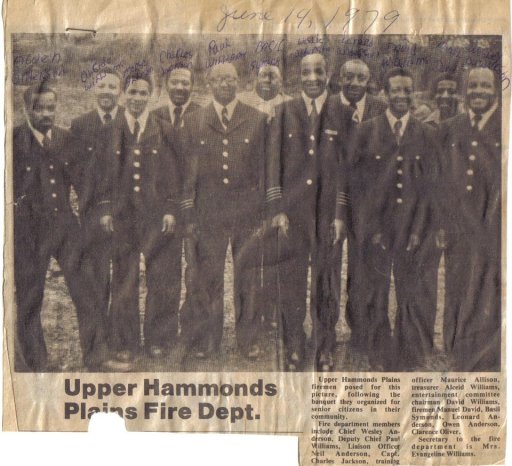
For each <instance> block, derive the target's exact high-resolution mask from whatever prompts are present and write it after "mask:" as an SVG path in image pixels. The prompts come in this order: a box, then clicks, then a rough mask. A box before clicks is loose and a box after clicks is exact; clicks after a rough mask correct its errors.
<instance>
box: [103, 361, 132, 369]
mask: <svg viewBox="0 0 512 466" xmlns="http://www.w3.org/2000/svg"><path fill="white" fill-rule="evenodd" d="M100 369H101V371H103V372H105V371H106V372H129V371H131V370H132V369H133V362H132V361H120V360H119V359H117V358H116V359H107V360H106V361H103V363H102V364H101V366H100Z"/></svg>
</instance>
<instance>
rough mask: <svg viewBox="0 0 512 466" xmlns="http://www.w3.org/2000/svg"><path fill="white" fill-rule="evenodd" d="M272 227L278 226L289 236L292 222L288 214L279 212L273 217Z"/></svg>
mask: <svg viewBox="0 0 512 466" xmlns="http://www.w3.org/2000/svg"><path fill="white" fill-rule="evenodd" d="M271 225H272V227H274V228H278V229H279V233H280V234H282V235H284V236H288V227H289V225H290V222H289V220H288V216H287V215H286V214H277V215H276V216H274V217H273V218H272V224H271Z"/></svg>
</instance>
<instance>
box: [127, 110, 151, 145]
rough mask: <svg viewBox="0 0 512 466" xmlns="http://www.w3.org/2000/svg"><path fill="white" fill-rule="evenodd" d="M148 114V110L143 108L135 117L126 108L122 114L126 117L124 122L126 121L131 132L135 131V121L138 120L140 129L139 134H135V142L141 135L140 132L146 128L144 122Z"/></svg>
mask: <svg viewBox="0 0 512 466" xmlns="http://www.w3.org/2000/svg"><path fill="white" fill-rule="evenodd" d="M148 115H149V112H148V110H147V109H146V110H144V111H143V112H142V114H141V115H140V116H139V117H138V118H135V117H134V116H133V115H132V114H131V113H130V112H129V111H128V110H126V111H125V112H124V116H125V117H126V122H127V123H128V128H130V132H131V133H132V134H133V132H134V131H135V121H138V122H139V125H140V131H139V134H138V136H137V142H139V141H140V137H141V135H142V133H143V132H144V130H145V129H146V123H147V121H148Z"/></svg>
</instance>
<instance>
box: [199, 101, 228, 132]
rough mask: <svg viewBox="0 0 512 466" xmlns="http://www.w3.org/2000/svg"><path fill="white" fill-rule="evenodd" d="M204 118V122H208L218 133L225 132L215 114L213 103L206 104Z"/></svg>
mask: <svg viewBox="0 0 512 466" xmlns="http://www.w3.org/2000/svg"><path fill="white" fill-rule="evenodd" d="M233 114H234V113H233ZM205 120H206V124H208V125H209V126H210V127H212V128H213V129H214V130H215V131H217V132H218V133H225V131H224V127H223V126H222V123H221V122H220V120H219V116H218V115H217V112H216V111H215V107H214V106H213V103H210V104H208V106H207V107H206V112H205Z"/></svg>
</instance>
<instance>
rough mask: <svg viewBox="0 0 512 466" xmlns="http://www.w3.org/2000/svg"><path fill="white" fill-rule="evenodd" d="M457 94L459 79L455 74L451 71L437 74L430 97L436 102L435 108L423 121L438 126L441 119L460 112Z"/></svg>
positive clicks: (443, 119) (458, 92)
mask: <svg viewBox="0 0 512 466" xmlns="http://www.w3.org/2000/svg"><path fill="white" fill-rule="evenodd" d="M459 94H460V90H459V81H458V79H457V77H456V76H454V75H453V74H451V73H440V74H439V75H437V76H436V78H435V79H434V82H433V83H432V97H433V99H434V100H435V102H436V105H437V109H436V110H434V111H433V112H432V113H431V114H430V115H429V116H428V117H427V118H426V119H425V121H424V122H425V123H428V124H429V125H431V126H433V127H434V128H439V126H440V125H441V123H442V122H443V121H445V120H448V118H452V117H454V116H455V115H457V114H458V113H462V112H461V110H460V100H459Z"/></svg>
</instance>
